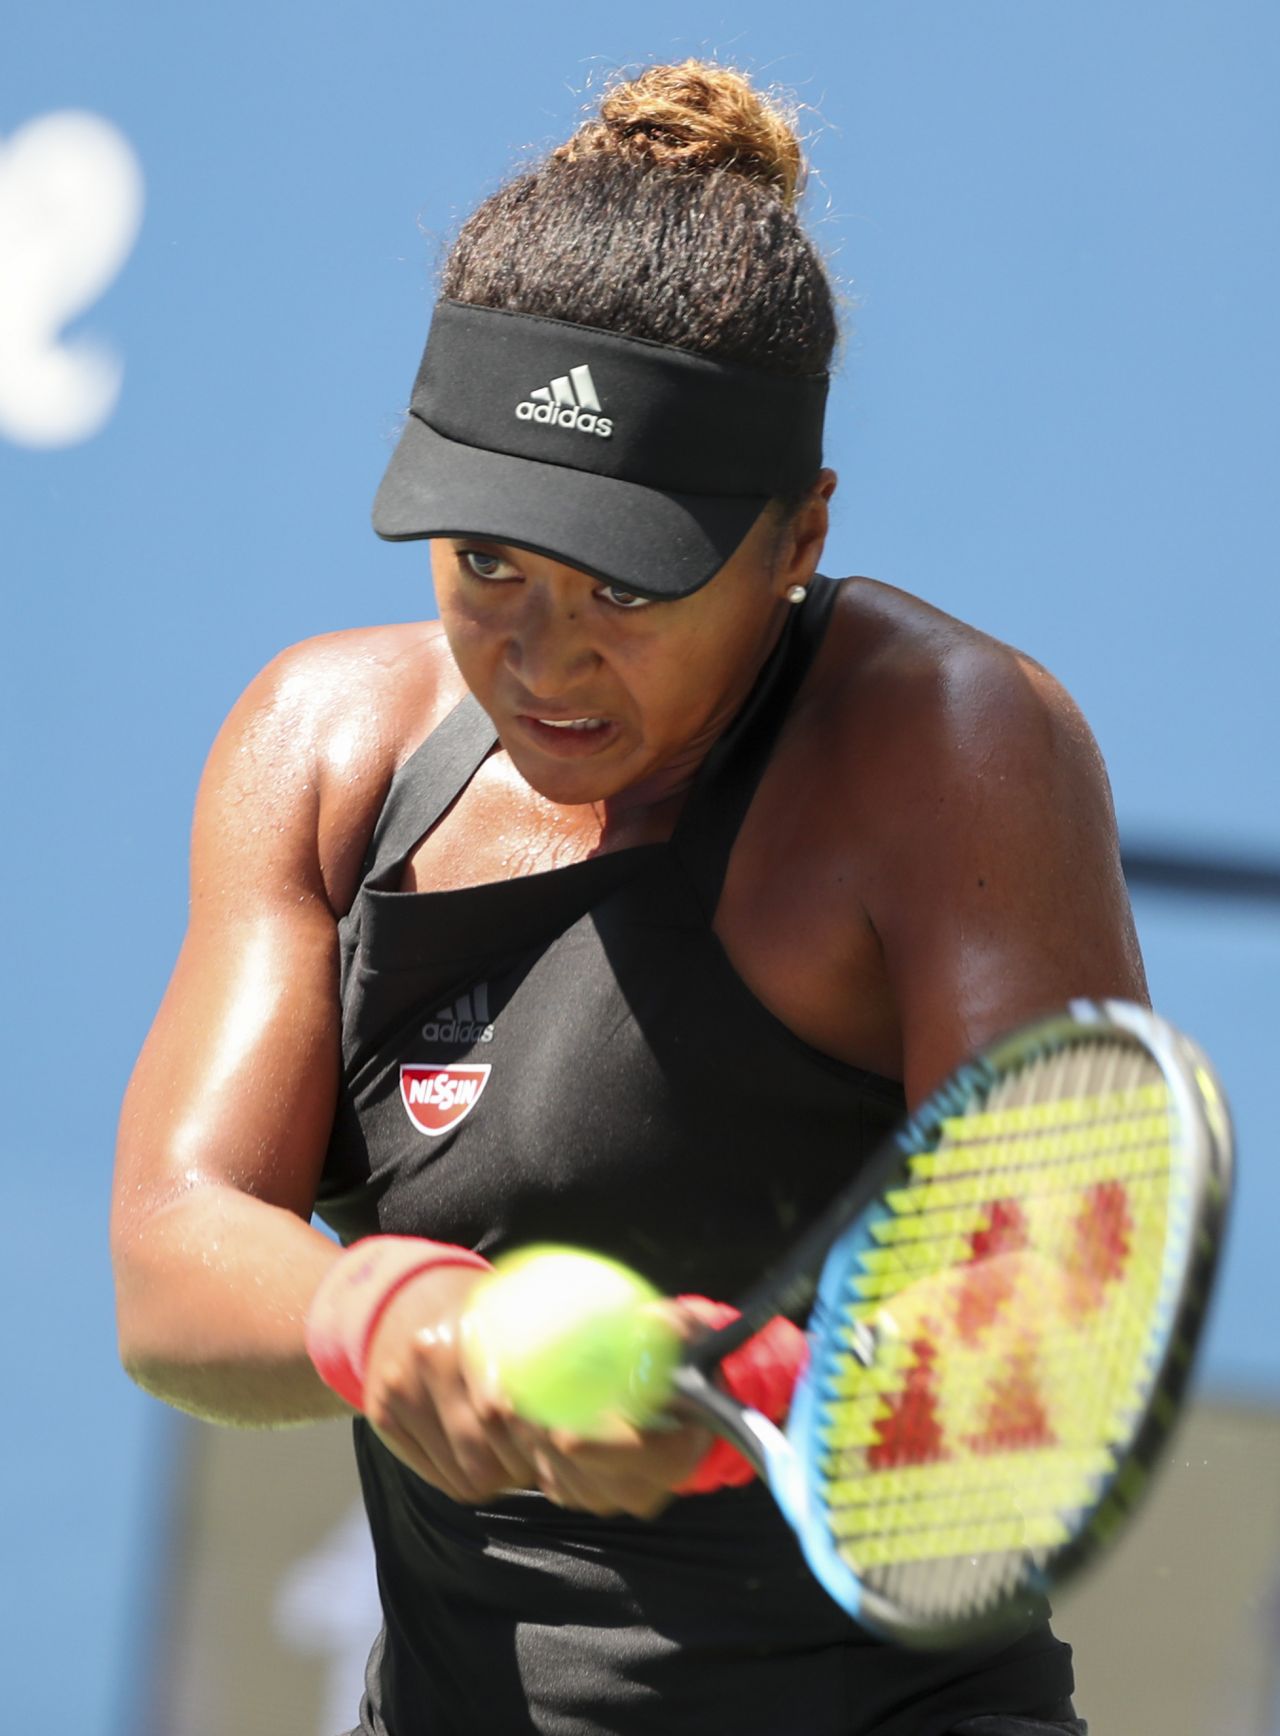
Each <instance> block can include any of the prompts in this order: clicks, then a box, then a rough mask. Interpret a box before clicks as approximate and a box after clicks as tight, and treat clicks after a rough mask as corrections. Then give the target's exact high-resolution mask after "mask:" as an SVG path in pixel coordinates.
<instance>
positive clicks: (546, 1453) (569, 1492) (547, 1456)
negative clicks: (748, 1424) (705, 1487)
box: [510, 1417, 712, 1519]
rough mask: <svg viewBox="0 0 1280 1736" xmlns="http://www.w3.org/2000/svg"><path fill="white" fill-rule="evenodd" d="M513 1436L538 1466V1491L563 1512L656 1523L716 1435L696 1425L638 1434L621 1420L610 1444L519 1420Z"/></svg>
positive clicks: (513, 1422) (676, 1425) (677, 1425)
mask: <svg viewBox="0 0 1280 1736" xmlns="http://www.w3.org/2000/svg"><path fill="white" fill-rule="evenodd" d="M510 1428H511V1433H512V1436H513V1438H514V1439H515V1440H516V1441H517V1442H518V1443H519V1445H520V1448H521V1450H522V1451H523V1452H524V1453H526V1454H527V1456H528V1458H529V1460H530V1462H531V1463H532V1465H533V1469H534V1477H535V1482H536V1486H537V1488H539V1489H540V1490H541V1491H542V1493H543V1494H544V1495H545V1496H546V1497H547V1499H548V1500H549V1501H554V1502H555V1503H556V1505H557V1506H559V1507H572V1508H575V1509H576V1510H578V1511H579V1512H583V1513H597V1514H600V1515H601V1516H606V1515H608V1514H613V1513H628V1514H630V1515H631V1516H632V1517H633V1518H636V1519H652V1518H654V1517H655V1516H656V1515H657V1514H658V1513H660V1512H661V1511H662V1509H663V1508H664V1507H665V1506H667V1504H668V1503H669V1502H670V1501H671V1500H672V1499H674V1491H675V1489H676V1487H677V1485H679V1484H680V1483H682V1482H684V1480H685V1478H686V1477H687V1476H688V1475H689V1474H690V1472H691V1471H692V1470H693V1469H694V1467H695V1466H696V1465H698V1464H699V1463H700V1462H701V1460H702V1459H703V1457H704V1456H705V1454H706V1452H707V1449H708V1448H709V1447H710V1445H711V1441H712V1436H711V1434H710V1432H709V1431H708V1430H707V1429H704V1428H701V1427H699V1426H697V1425H696V1424H692V1423H673V1424H672V1425H671V1426H670V1427H669V1428H666V1427H664V1428H650V1429H638V1428H636V1427H634V1426H633V1425H632V1424H631V1423H627V1422H623V1421H622V1420H621V1419H618V1420H617V1421H616V1422H615V1423H614V1425H613V1427H612V1430H611V1432H610V1435H609V1438H608V1439H607V1440H585V1439H583V1437H582V1436H580V1435H575V1434H571V1433H570V1432H569V1431H568V1430H566V1429H539V1428H537V1427H536V1426H535V1425H534V1424H533V1423H526V1422H524V1421H523V1420H522V1419H520V1418H519V1417H515V1418H512V1419H511V1423H510Z"/></svg>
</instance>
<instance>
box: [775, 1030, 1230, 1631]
mask: <svg viewBox="0 0 1280 1736" xmlns="http://www.w3.org/2000/svg"><path fill="white" fill-rule="evenodd" d="M1232 1162H1233V1141H1232V1133H1231V1126H1230V1120H1229V1115H1228V1111H1227V1107H1226V1100H1225V1097H1224V1095H1223V1092H1222V1089H1221V1086H1220V1084H1219V1082H1218V1080H1217V1077H1216V1075H1215V1074H1214V1072H1213V1070H1212V1068H1211V1067H1210V1065H1209V1063H1208V1061H1207V1060H1206V1058H1205V1057H1204V1055H1203V1054H1202V1052H1201V1051H1200V1050H1199V1049H1198V1048H1197V1047H1196V1046H1195V1045H1194V1044H1193V1043H1192V1042H1191V1041H1190V1040H1189V1039H1187V1038H1185V1037H1183V1036H1182V1035H1181V1034H1180V1033H1178V1032H1177V1031H1175V1030H1174V1029H1173V1028H1172V1027H1171V1026H1170V1025H1168V1024H1167V1023H1165V1022H1164V1021H1163V1020H1161V1019H1159V1018H1157V1017H1156V1016H1155V1015H1153V1014H1151V1013H1150V1012H1148V1011H1147V1010H1146V1009H1145V1008H1141V1007H1137V1006H1132V1005H1130V1004H1128V1003H1124V1002H1115V1001H1105V1002H1084V1001H1080V1002H1075V1003H1073V1004H1072V1005H1071V1007H1070V1008H1069V1009H1068V1011H1067V1012H1066V1013H1064V1014H1063V1015H1060V1016H1057V1017H1054V1018H1050V1019H1046V1020H1043V1021H1041V1022H1039V1023H1037V1024H1035V1025H1033V1026H1030V1027H1027V1028H1025V1029H1023V1030H1020V1031H1018V1032H1016V1033H1014V1034H1013V1035H1012V1036H1010V1037H1008V1038H1006V1039H1004V1040H1003V1041H1002V1042H1000V1043H997V1044H996V1045H994V1046H993V1047H992V1048H991V1049H990V1050H988V1051H987V1052H986V1053H985V1054H984V1055H982V1056H981V1057H979V1058H978V1059H977V1060H975V1061H973V1062H971V1063H970V1064H968V1065H967V1066H965V1067H963V1068H962V1069H961V1070H960V1072H959V1073H957V1074H956V1075H955V1076H954V1077H953V1078H952V1079H951V1080H950V1081H948V1082H947V1084H946V1085H944V1086H943V1087H942V1088H941V1089H940V1090H939V1091H937V1092H936V1093H935V1094H934V1095H933V1096H932V1097H931V1098H930V1099H929V1100H928V1102H926V1103H925V1104H924V1105H923V1107H922V1108H921V1109H920V1110H919V1112H918V1113H917V1114H916V1115H914V1116H913V1117H912V1118H911V1120H910V1121H909V1122H908V1123H907V1124H906V1125H905V1127H904V1128H903V1129H902V1130H901V1132H900V1133H899V1135H898V1136H897V1140H896V1149H895V1150H893V1151H891V1153H890V1154H889V1155H888V1156H887V1157H886V1158H885V1160H884V1163H885V1168H884V1172H883V1174H882V1175H881V1176H880V1177H879V1178H878V1179H879V1187H878V1190H877V1192H876V1194H875V1196H874V1198H873V1199H872V1200H871V1202H870V1203H869V1204H868V1205H867V1206H866V1207H865V1208H864V1209H863V1210H862V1211H861V1213H860V1214H859V1216H858V1217H857V1218H856V1220H855V1221H854V1222H853V1223H852V1224H851V1225H850V1226H849V1227H848V1228H847V1229H846V1230H845V1231H844V1233H843V1234H841V1235H840V1236H839V1238H838V1239H837V1241H836V1242H835V1243H834V1244H833V1246H832V1247H831V1250H830V1252H829V1254H828V1256H827V1258H826V1261H825V1263H824V1266H823V1270H822V1275H821V1279H820V1281H819V1287H818V1295H817V1300H816V1303H815V1307H814V1310H813V1313H812V1315H811V1318H810V1323H809V1339H810V1351H811V1354H810V1361H809V1365H808V1369H807V1371H806V1373H805V1375H804V1376H803V1377H802V1379H801V1381H800V1383H799V1386H798V1387H797V1390H796V1396H795V1400H794V1402H793V1405H792V1409H791V1412H790V1415H789V1418H788V1422H787V1429H786V1435H787V1445H788V1447H789V1449H790V1450H789V1452H787V1453H786V1454H785V1455H783V1454H780V1453H779V1452H777V1451H776V1450H775V1451H773V1452H771V1453H770V1454H769V1458H770V1461H771V1463H770V1480H771V1481H772V1482H774V1483H775V1492H776V1493H777V1495H778V1498H779V1501H780V1503H781V1504H782V1506H783V1508H784V1510H785V1511H786V1512H787V1516H788V1518H789V1519H790V1520H791V1523H792V1524H793V1525H794V1527H795V1528H796V1530H797V1532H798V1534H799V1536H800V1540H801V1543H802V1545H803V1547H804V1551H805V1554H806V1556H807V1558H808V1560H809V1564H810V1566H811V1567H812V1569H813V1571H814V1572H815V1573H816V1575H817V1576H818V1578H819V1579H820V1580H821V1581H822V1583H823V1584H824V1585H825V1586H826V1588H827V1590H828V1591H830V1592H831V1594H832V1595H833V1596H834V1597H835V1598H836V1599H837V1601H838V1602H840V1603H841V1604H843V1605H844V1607H845V1608H846V1609H848V1610H849V1612H850V1613H851V1614H852V1615H853V1616H854V1617H855V1618H856V1619H857V1620H858V1621H859V1622H861V1623H863V1624H864V1625H865V1626H867V1627H869V1628H872V1629H873V1630H875V1631H877V1632H879V1633H880V1634H882V1635H885V1636H886V1637H890V1638H893V1639H897V1640H899V1641H903V1642H905V1643H908V1644H918V1645H929V1644H948V1643H956V1642H959V1641H961V1640H968V1639H972V1638H974V1637H976V1636H978V1635H980V1634H981V1633H983V1632H984V1631H988V1630H992V1629H997V1628H999V1627H1001V1626H1012V1625H1017V1624H1018V1623H1020V1622H1024V1621H1027V1620H1029V1619H1033V1618H1034V1617H1036V1616H1037V1615H1039V1614H1042V1613H1044V1611H1045V1609H1046V1607H1047V1605H1046V1595H1047V1593H1048V1591H1049V1589H1050V1587H1051V1586H1055V1585H1059V1584H1061V1583H1062V1582H1063V1581H1064V1580H1065V1579H1067V1578H1069V1577H1070V1576H1071V1575H1072V1574H1073V1573H1075V1572H1076V1571H1077V1570H1078V1569H1079V1568H1080V1567H1081V1566H1082V1565H1083V1564H1084V1563H1085V1562H1086V1561H1088V1560H1089V1559H1090V1558H1091V1557H1093V1556H1094V1555H1096V1554H1097V1553H1098V1552H1099V1550H1100V1549H1101V1548H1102V1547H1103V1546H1104V1545H1105V1544H1106V1543H1107V1542H1108V1541H1109V1539H1110V1538H1111V1537H1112V1535H1113V1534H1114V1533H1115V1532H1116V1530H1117V1529H1118V1528H1119V1526H1120V1525H1121V1524H1122V1522H1123V1520H1124V1519H1125V1517H1126V1516H1127V1515H1128V1513H1129V1512H1130V1511H1131V1510H1132V1508H1133V1507H1134V1505H1135V1503H1136V1502H1137V1501H1138V1500H1139V1498H1140V1496H1141V1494H1142V1492H1143V1490H1144V1488H1145V1486H1146V1483H1147V1481H1148V1479H1149V1477H1150V1475H1151V1472H1152V1470H1153V1468H1154V1465H1155V1462H1156V1459H1157V1456H1158V1454H1159V1451H1160V1448H1161V1446H1162V1444H1163V1443H1164V1441H1165V1440H1166V1439H1167V1437H1168V1434H1169V1431H1170V1429H1171V1427H1172V1426H1173V1423H1174V1421H1175V1418H1176V1416H1177V1413H1178V1408H1179V1401H1180V1398H1181V1396H1182V1393H1183V1391H1184V1389H1185V1384H1186V1380H1187V1376H1188V1374H1189V1372H1190V1367H1191V1362H1192V1356H1193V1352H1194V1349H1195V1345H1196V1342H1197V1339H1198V1337H1199V1334H1200V1329H1201V1325H1202V1322H1203V1318H1204V1314H1205V1309H1206V1306H1207V1302H1208V1298H1209V1293H1210V1290H1211V1287H1212V1280H1213V1275H1214V1270H1215V1267H1216V1263H1217V1258H1218V1252H1219V1249H1220V1246H1221V1241H1222V1231H1223V1227H1224V1221H1225V1214H1226V1209H1227V1202H1228V1198H1229V1194H1230V1188H1231V1174H1232ZM793 1456H794V1461H795V1462H794V1463H787V1461H788V1460H790V1459H791V1458H792V1457H793Z"/></svg>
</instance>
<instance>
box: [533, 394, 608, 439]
mask: <svg viewBox="0 0 1280 1736" xmlns="http://www.w3.org/2000/svg"><path fill="white" fill-rule="evenodd" d="M516 415H517V416H518V417H519V418H520V420H521V421H522V422H552V423H554V424H555V426H556V427H557V428H577V429H578V430H579V432H580V433H583V434H599V435H600V437H601V439H603V440H607V439H608V438H609V436H610V435H611V434H612V433H613V423H612V421H611V420H610V418H609V417H608V416H597V415H596V413H595V411H594V410H574V409H570V408H569V406H568V405H567V404H566V405H565V407H564V409H563V410H561V409H558V408H557V407H556V405H555V404H535V403H534V402H533V401H532V400H531V399H529V398H526V399H525V400H524V402H523V403H522V404H517V405H516Z"/></svg>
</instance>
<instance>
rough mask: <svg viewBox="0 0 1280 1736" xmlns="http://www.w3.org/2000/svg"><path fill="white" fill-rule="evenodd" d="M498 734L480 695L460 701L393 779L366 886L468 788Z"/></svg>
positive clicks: (399, 859) (363, 877)
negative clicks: (478, 697) (481, 702)
mask: <svg viewBox="0 0 1280 1736" xmlns="http://www.w3.org/2000/svg"><path fill="white" fill-rule="evenodd" d="M497 739H498V738H497V732H496V731H495V729H494V727H493V724H492V723H491V722H490V720H489V717H488V714H487V713H486V712H485V711H484V709H483V707H482V706H481V704H480V702H479V700H478V699H476V697H475V695H474V694H471V693H468V694H467V695H466V697H465V698H463V699H461V700H459V702H458V704H457V705H455V706H454V708H453V710H452V711H451V712H450V713H449V715H448V716H447V717H446V718H445V719H444V720H443V722H441V723H438V724H437V725H436V727H435V728H434V729H433V730H432V731H431V734H430V735H429V736H428V737H427V738H426V740H425V741H424V742H423V743H422V744H421V745H420V746H419V747H417V748H415V749H414V751H413V753H411V754H410V755H409V758H408V759H407V760H406V761H405V762H404V764H403V765H402V766H401V767H400V770H399V771H398V772H397V773H396V775H395V776H394V777H393V778H392V780H391V788H390V789H389V790H388V791H387V799H386V801H385V802H384V803H383V807H382V812H381V814H379V816H378V823H377V825H376V826H375V827H374V831H373V837H372V838H371V839H370V842H369V849H368V853H367V854H366V856H365V860H364V870H363V872H362V873H361V876H360V882H361V885H364V884H365V883H367V882H368V881H370V880H373V879H375V878H376V877H382V876H384V875H386V874H387V873H388V872H389V870H391V869H393V868H396V867H398V866H399V864H400V863H401V862H403V861H404V859H405V857H406V856H407V855H408V854H409V852H410V850H412V848H413V846H414V845H415V844H416V843H417V842H418V839H419V838H421V837H423V836H424V835H425V834H426V833H427V832H429V831H430V830H431V828H432V826H434V825H435V823H436V821H437V820H438V819H440V818H441V816H442V815H443V814H444V813H445V811H446V810H447V809H448V808H450V807H451V806H452V805H453V803H454V802H455V801H456V800H457V798H458V797H459V796H460V795H461V794H462V792H463V790H464V789H466V787H467V785H468V784H469V783H470V782H471V780H472V778H473V777H474V776H475V774H476V772H477V771H478V770H479V769H480V766H481V764H482V763H483V762H484V760H485V759H486V758H487V757H488V754H489V752H490V750H491V749H492V747H493V744H494V742H495V741H496V740H497Z"/></svg>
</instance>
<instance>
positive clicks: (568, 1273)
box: [464, 1245, 680, 1437]
mask: <svg viewBox="0 0 1280 1736" xmlns="http://www.w3.org/2000/svg"><path fill="white" fill-rule="evenodd" d="M658 1299H659V1298H658V1292H657V1291H656V1290H655V1289H654V1287H653V1286H652V1284H649V1283H647V1282H646V1280H645V1279H643V1278H641V1277H639V1276H638V1275H637V1274H636V1273H635V1272H632V1271H630V1270H629V1269H628V1268H627V1267H626V1266H623V1265H621V1264H620V1263H619V1262H618V1261H617V1260H609V1259H606V1258H605V1257H604V1256H603V1255H600V1254H589V1253H585V1252H583V1251H582V1250H581V1249H578V1248H564V1247H556V1246H550V1245H546V1246H539V1247H533V1248H525V1249H522V1250H521V1251H520V1252H519V1253H516V1254H509V1255H506V1256H504V1257H502V1258H500V1259H499V1260H498V1261H497V1262H496V1263H495V1267H494V1270H493V1272H492V1274H491V1275H490V1276H488V1277H486V1278H483V1279H482V1280H481V1281H480V1283H479V1284H477V1286H476V1288H475V1289H474V1290H473V1291H472V1293H471V1296H470V1297H469V1298H468V1302H467V1318H466V1323H465V1329H464V1330H465V1342H466V1346H467V1354H468V1355H469V1356H471V1357H473V1358H474V1359H475V1362H476V1365H477V1366H478V1367H479V1368H480V1369H481V1370H482V1372H484V1373H485V1374H486V1375H487V1376H488V1378H489V1379H490V1380H491V1381H493V1383H494V1384H495V1385H496V1386H497V1387H498V1388H499V1389H500V1390H501V1391H502V1392H503V1393H504V1394H505V1395H506V1397H507V1399H508V1401H509V1402H510V1404H511V1406H512V1409H513V1410H515V1411H516V1413H517V1414H518V1415H519V1416H522V1417H525V1418H526V1419H527V1420H528V1421H529V1422H532V1423H538V1424H539V1425H540V1426H541V1427H543V1428H557V1429H568V1430H571V1431H572V1432H573V1433H575V1434H579V1435H583V1436H586V1437H590V1436H593V1435H594V1436H602V1437H603V1436H606V1435H607V1434H608V1432H609V1420H610V1418H616V1417H618V1416H622V1417H624V1418H625V1419H626V1420H627V1421H629V1422H632V1423H635V1424H637V1425H640V1426H644V1425H645V1424H647V1423H650V1422H652V1421H653V1420H654V1419H655V1418H656V1417H657V1415H658V1413H659V1412H660V1411H661V1410H662V1408H663V1406H664V1404H665V1403H666V1401H667V1399H668V1398H669V1396H670V1393H671V1374H672V1371H673V1369H674V1368H675V1365H676V1363H677V1361H678V1360H679V1355H680V1340H679V1336H678V1334H677V1333H676V1332H675V1330H674V1329H673V1328H672V1326H671V1325H670V1323H669V1322H668V1321H666V1320H664V1319H663V1318H662V1316H661V1315H660V1314H659V1313H657V1312H656V1311H655V1310H654V1309H653V1306H652V1305H653V1303H655V1302H656V1301H657V1300H658Z"/></svg>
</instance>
